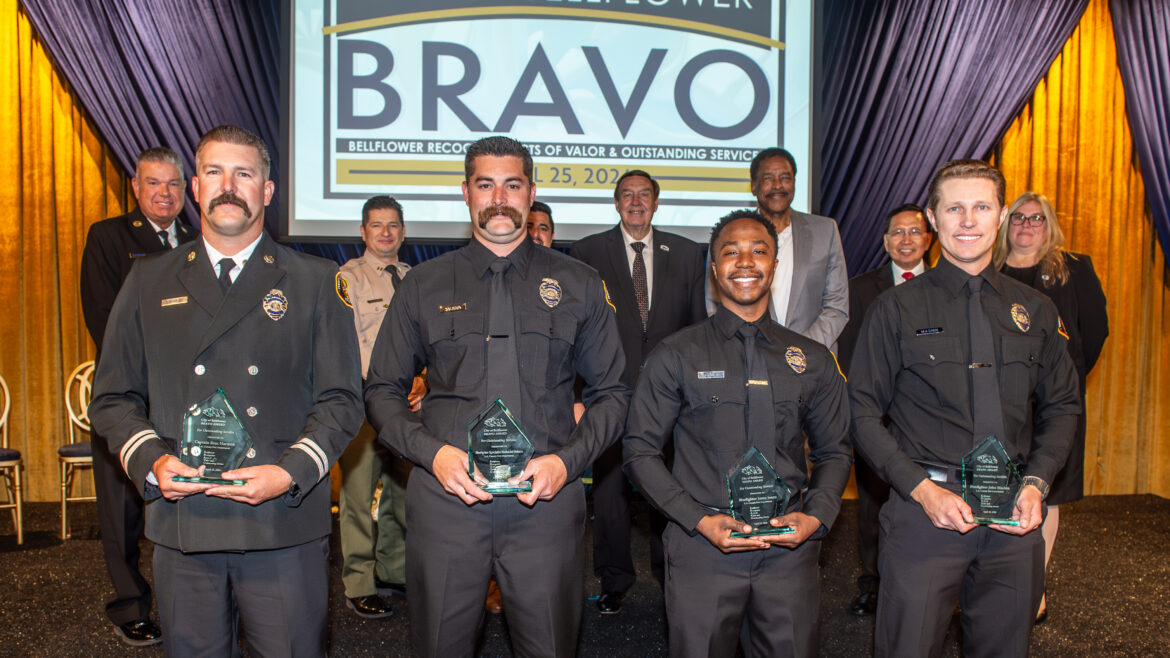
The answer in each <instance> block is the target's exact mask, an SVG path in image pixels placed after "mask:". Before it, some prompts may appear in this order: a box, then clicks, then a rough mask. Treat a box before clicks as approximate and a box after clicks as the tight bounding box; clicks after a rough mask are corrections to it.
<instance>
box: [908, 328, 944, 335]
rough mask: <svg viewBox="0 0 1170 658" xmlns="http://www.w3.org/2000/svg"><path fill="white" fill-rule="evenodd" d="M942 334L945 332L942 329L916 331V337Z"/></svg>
mask: <svg viewBox="0 0 1170 658" xmlns="http://www.w3.org/2000/svg"><path fill="white" fill-rule="evenodd" d="M942 332H943V328H942V327H929V328H927V329H919V330H918V331H915V332H914V335H915V336H929V335H931V334H941V333H942Z"/></svg>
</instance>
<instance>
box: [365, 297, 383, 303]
mask: <svg viewBox="0 0 1170 658" xmlns="http://www.w3.org/2000/svg"><path fill="white" fill-rule="evenodd" d="M366 301H367V302H369V303H370V304H377V303H378V302H380V301H382V298H381V297H379V298H377V299H367V300H366Z"/></svg>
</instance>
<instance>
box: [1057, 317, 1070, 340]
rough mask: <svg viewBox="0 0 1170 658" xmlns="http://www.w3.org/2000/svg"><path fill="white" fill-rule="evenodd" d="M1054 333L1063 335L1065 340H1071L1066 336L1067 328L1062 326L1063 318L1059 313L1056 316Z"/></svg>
mask: <svg viewBox="0 0 1170 658" xmlns="http://www.w3.org/2000/svg"><path fill="white" fill-rule="evenodd" d="M1056 333H1058V334H1060V335H1061V336H1064V339H1065V340H1072V339H1071V338H1069V337H1068V330H1067V329H1065V328H1064V318H1062V317H1060V316H1059V315H1057V316H1056Z"/></svg>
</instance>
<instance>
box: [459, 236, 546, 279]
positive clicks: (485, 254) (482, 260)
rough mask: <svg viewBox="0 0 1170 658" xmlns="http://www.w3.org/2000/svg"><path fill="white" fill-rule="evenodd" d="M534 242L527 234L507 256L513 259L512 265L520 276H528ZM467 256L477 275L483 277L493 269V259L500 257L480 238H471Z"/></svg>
mask: <svg viewBox="0 0 1170 658" xmlns="http://www.w3.org/2000/svg"><path fill="white" fill-rule="evenodd" d="M532 251H533V242H532V239H531V238H529V237H528V236H527V235H525V236H524V239H523V240H521V241H520V244H518V245H516V248H515V249H513V250H512V252H511V253H510V254H508V255H507V256H506V258H507V259H508V260H510V261H512V267H513V268H515V270H516V273H517V274H519V275H520V278H528V265H529V263H530V262H531V261H532ZM466 253H467V258H468V259H469V260H470V261H471V269H472V271H473V272H475V275H476V276H477V277H480V278H483V276H484V275H485V274H487V273H488V272H489V271H490V270H491V266H492V261H494V260H495V259H497V258H499V256H497V255H495V254H493V253H492V252H491V250H490V249H488V248H487V247H485V246H483V244H482V243H480V241H479V240H476V239H475V238H472V239H471V242H469V243H468V244H467V252H466Z"/></svg>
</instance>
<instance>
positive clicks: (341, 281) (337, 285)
mask: <svg viewBox="0 0 1170 658" xmlns="http://www.w3.org/2000/svg"><path fill="white" fill-rule="evenodd" d="M333 283H334V286H333V290H335V291H336V292H337V298H338V299H340V300H341V301H342V303H344V304H345V305H346V306H348V307H350V308H353V302H352V301H350V299H349V281H346V280H345V277H344V276H342V275H341V272H338V273H337V274H334V275H333Z"/></svg>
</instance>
